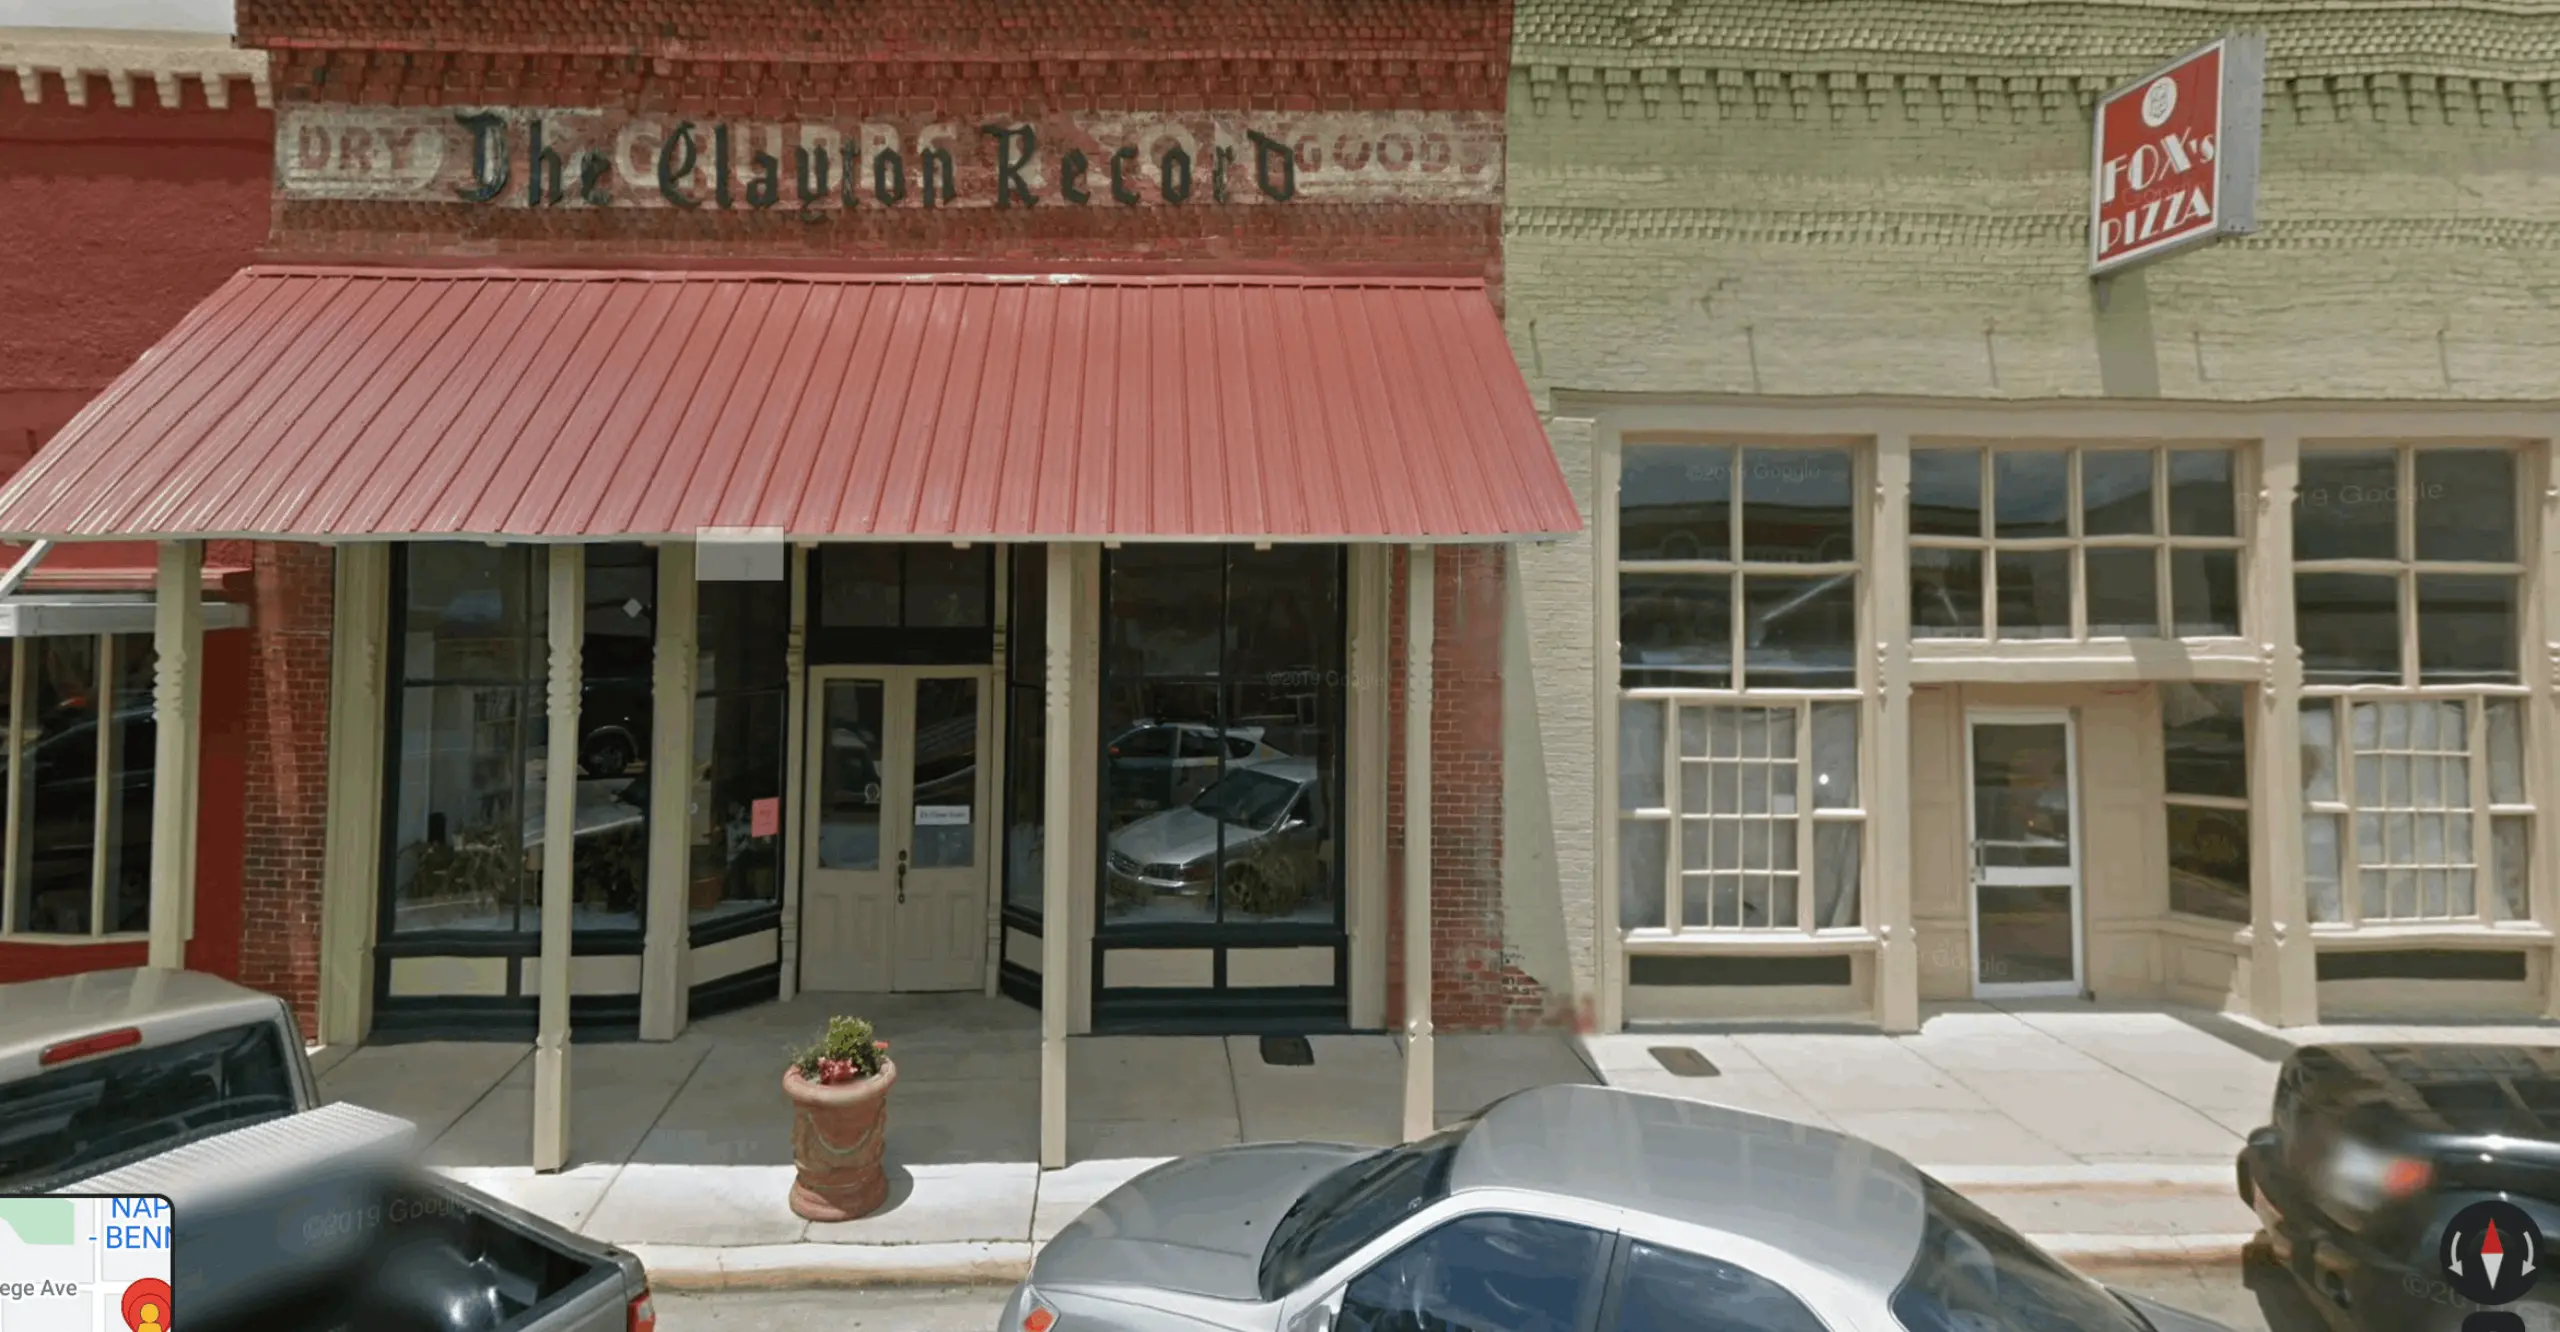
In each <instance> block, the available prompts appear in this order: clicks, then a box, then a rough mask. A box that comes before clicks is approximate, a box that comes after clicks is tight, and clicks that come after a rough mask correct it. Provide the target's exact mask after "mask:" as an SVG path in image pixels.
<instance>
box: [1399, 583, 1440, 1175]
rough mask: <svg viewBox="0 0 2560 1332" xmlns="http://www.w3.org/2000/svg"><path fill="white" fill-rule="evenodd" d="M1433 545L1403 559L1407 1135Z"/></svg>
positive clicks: (1419, 1001) (1422, 961)
mask: <svg viewBox="0 0 2560 1332" xmlns="http://www.w3.org/2000/svg"><path fill="white" fill-rule="evenodd" d="M1435 563H1436V561H1434V560H1433V558H1432V549H1431V547H1429V546H1415V547H1412V548H1411V550H1410V551H1409V552H1408V553H1407V555H1406V557H1405V573H1404V592H1405V611H1404V1140H1405V1141H1406V1142H1414V1141H1417V1140H1419V1139H1422V1138H1427V1137H1429V1136H1431V1130H1432V1122H1433V1120H1434V1119H1436V1118H1437V1110H1438V1106H1437V1099H1438V1096H1437V1090H1436V1088H1435V1086H1434V1074H1433V1071H1432V1061H1431V669H1432V642H1431V639H1432V630H1433V627H1434V626H1433V623H1432V620H1433V616H1434V613H1435V607H1436V606H1437V605H1438V597H1437V595H1436V593H1437V591H1438V582H1439V579H1438V578H1437V576H1436V574H1437V571H1436V570H1435V569H1434V568H1433V565H1434V564H1435Z"/></svg>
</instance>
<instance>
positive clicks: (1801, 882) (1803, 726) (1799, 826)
mask: <svg viewBox="0 0 2560 1332" xmlns="http://www.w3.org/2000/svg"><path fill="white" fill-rule="evenodd" d="M1813 708H1814V705H1813V704H1811V703H1798V704H1797V705H1796V717H1795V722H1796V813H1795V824H1796V827H1795V837H1796V926H1797V928H1798V929H1801V930H1803V931H1804V932H1805V933H1807V934H1811V933H1813V929H1814V925H1815V921H1814V914H1813V910H1814V908H1813V900H1814V894H1815V893H1816V892H1818V891H1820V884H1821V876H1820V875H1819V874H1817V873H1815V871H1814V863H1813V806H1814V805H1815V804H1816V803H1817V798H1816V797H1815V795H1814V786H1813ZM1864 729H1865V728H1863V727H1861V728H1860V730H1861V731H1863V730H1864ZM1860 775H1861V776H1863V775H1865V774H1864V770H1863V769H1861V772H1860ZM1771 803H1772V804H1774V803H1776V802H1775V801H1772V802H1771Z"/></svg>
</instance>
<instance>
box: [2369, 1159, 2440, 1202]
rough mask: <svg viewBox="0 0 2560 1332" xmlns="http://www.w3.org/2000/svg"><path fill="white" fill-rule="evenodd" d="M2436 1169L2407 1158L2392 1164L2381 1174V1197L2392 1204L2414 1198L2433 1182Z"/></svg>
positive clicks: (2430, 1165)
mask: <svg viewBox="0 0 2560 1332" xmlns="http://www.w3.org/2000/svg"><path fill="white" fill-rule="evenodd" d="M2435 1178H2436V1168H2435V1166H2433V1165H2432V1164H2429V1163H2428V1162H2425V1161H2419V1160H2413V1159H2411V1158H2408V1157H2402V1158H2401V1159H2399V1160H2397V1161H2394V1162H2392V1163H2391V1164H2390V1165H2389V1166H2387V1167H2385V1168H2384V1169H2383V1172H2382V1196H2383V1197H2385V1198H2388V1199H2390V1200H2391V1201H2393V1202H2399V1201H2401V1200H2402V1199H2405V1198H2410V1197H2414V1196H2416V1195H2417V1194H2420V1193H2423V1192H2425V1191H2426V1187H2427V1186H2428V1185H2429V1184H2432V1183H2434V1182H2435Z"/></svg>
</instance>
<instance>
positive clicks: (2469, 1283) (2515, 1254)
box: [2439, 1199, 2542, 1304]
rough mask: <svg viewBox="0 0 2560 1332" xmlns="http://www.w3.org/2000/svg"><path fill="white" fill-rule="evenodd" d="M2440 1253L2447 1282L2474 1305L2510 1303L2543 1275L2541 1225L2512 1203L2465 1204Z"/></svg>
mask: <svg viewBox="0 0 2560 1332" xmlns="http://www.w3.org/2000/svg"><path fill="white" fill-rule="evenodd" d="M2439 1252H2440V1254H2441V1256H2442V1257H2443V1260H2444V1268H2445V1277H2446V1280H2447V1283H2448V1284H2450V1285H2451V1286H2452V1287H2453V1288H2454V1290H2455V1291H2456V1292H2457V1293H2459V1294H2460V1295H2461V1296H2462V1297H2463V1298H2464V1299H2467V1300H2470V1301H2471V1302H2472V1303H2474V1304H2512V1303H2514V1302H2515V1301H2517V1300H2520V1299H2523V1298H2524V1297H2525V1295H2526V1293H2527V1292H2529V1291H2531V1290H2532V1289H2533V1286H2534V1283H2535V1282H2536V1281H2539V1280H2540V1279H2541V1278H2542V1228H2541V1227H2539V1226H2537V1225H2535V1224H2534V1223H2533V1218H2532V1217H2531V1216H2528V1215H2526V1213H2525V1210H2524V1209H2523V1208H2521V1207H2518V1206H2516V1205H2515V1204H2514V1203H2511V1202H2503V1201H2499V1200H2495V1199H2492V1200H2490V1201H2486V1202H2476V1203H2473V1204H2472V1205H2470V1206H2469V1207H2465V1208H2463V1209H2462V1212H2461V1214H2460V1215H2458V1216H2456V1217H2454V1218H2453V1222H2452V1224H2450V1225H2447V1226H2446V1227H2445V1228H2444V1242H2443V1244H2442V1245H2441V1246H2440V1247H2439Z"/></svg>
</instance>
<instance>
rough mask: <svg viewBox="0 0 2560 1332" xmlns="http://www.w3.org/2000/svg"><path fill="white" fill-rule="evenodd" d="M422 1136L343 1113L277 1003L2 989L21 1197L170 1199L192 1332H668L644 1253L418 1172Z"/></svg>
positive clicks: (175, 1271) (134, 991)
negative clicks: (323, 1092)
mask: <svg viewBox="0 0 2560 1332" xmlns="http://www.w3.org/2000/svg"><path fill="white" fill-rule="evenodd" d="M415 1133H416V1129H415V1126H414V1125H411V1124H410V1123H409V1122H408V1121H406V1120H403V1119H397V1118H394V1117H392V1116H389V1115H383V1114H377V1113H375V1112H373V1111H370V1110H366V1109H364V1108H362V1107H359V1106H354V1105H343V1104H341V1105H322V1104H321V1103H320V1095H319V1081H318V1079H317V1078H315V1077H314V1076H313V1074H312V1070H311V1063H310V1060H309V1058H308V1057H307V1055H306V1054H305V1053H304V1050H303V1045H302V1041H301V1039H300V1037H299V1035H298V1034H297V1033H296V1031H295V1029H294V1023H293V1016H292V1013H291V1012H290V1010H288V1009H287V1008H286V1007H285V1006H284V1004H283V1002H282V1001H280V1000H278V999H276V998H275V997H274V996H272V995H267V994H261V993H259V992H257V991H255V990H248V989H243V988H241V987H239V986H237V985H233V984H231V983H229V982H227V981H223V980H219V979H217V978H215V977H211V976H206V975H202V974H199V973H195V972H186V971H166V970H151V969H135V970H125V971H102V972H90V973H88V974H86V975H80V976H71V977H65V978H62V979H59V980H47V981H32V982H27V983H24V984H17V985H0V1194H10V1193H15V1194H27V1193H81V1194H119V1195H145V1194H158V1195H160V1196H163V1197H166V1198H168V1199H169V1201H170V1202H171V1204H172V1205H173V1207H174V1218H173V1233H172V1236H171V1258H172V1271H171V1280H170V1289H171V1295H172V1297H173V1298H172V1299H171V1304H172V1306H173V1309H172V1312H173V1313H174V1312H175V1311H176V1309H178V1308H183V1309H184V1310H185V1311H186V1314H187V1323H186V1325H187V1327H188V1330H189V1332H233V1330H234V1329H237V1330H238V1332H251V1330H252V1329H254V1330H255V1332H340V1329H345V1330H346V1332H359V1330H361V1332H654V1329H655V1327H656V1325H657V1315H656V1312H655V1309H654V1307H653V1305H652V1303H651V1301H650V1297H649V1285H648V1276H647V1273H646V1272H644V1271H643V1270H642V1269H641V1266H640V1260H639V1259H638V1258H636V1257H633V1256H632V1255H631V1254H629V1253H626V1252H624V1251H622V1250H621V1249H617V1248H615V1247H613V1246H612V1245H609V1244H602V1243H598V1242H597V1241H594V1240H591V1239H588V1238H586V1237H584V1236H582V1235H578V1234H576V1233H574V1232H571V1231H569V1230H567V1229H564V1228H562V1227H561V1226H558V1225H555V1224H553V1223H552V1222H550V1221H546V1220H544V1219H542V1218H541V1217H538V1216H535V1215H533V1214H531V1213H529V1212H525V1211H523V1210H521V1209H518V1208H515V1207H511V1206H509V1205H507V1204H506V1203H503V1202H500V1201H498V1200H497V1199H495V1198H492V1197H490V1196H488V1195H487V1194H484V1193H481V1192H479V1191H478V1190H475V1189H471V1188H468V1187H466V1186H464V1185H461V1184H458V1183H455V1182H453V1181H452V1180H449V1179H445V1178H443V1177H442V1176H440V1175H437V1174H435V1173H434V1172H432V1171H428V1170H425V1169H423V1168H421V1167H419V1166H417V1165H416V1164H415V1155H416V1148H417V1147H418V1144H417V1143H416V1142H415V1141H414V1137H415ZM173 1321H174V1320H173Z"/></svg>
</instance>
